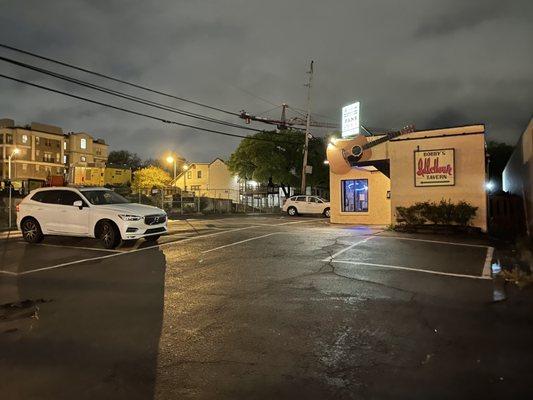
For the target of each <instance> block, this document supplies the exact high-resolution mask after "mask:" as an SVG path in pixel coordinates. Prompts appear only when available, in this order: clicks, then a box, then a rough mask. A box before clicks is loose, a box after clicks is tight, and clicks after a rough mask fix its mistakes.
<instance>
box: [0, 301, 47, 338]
mask: <svg viewBox="0 0 533 400" xmlns="http://www.w3.org/2000/svg"><path fill="white" fill-rule="evenodd" d="M51 301H52V300H45V299H37V300H31V299H27V300H21V301H17V302H14V303H5V304H2V305H0V333H10V332H16V331H18V330H19V329H24V328H25V327H27V325H28V322H31V321H34V320H38V319H39V305H40V304H42V303H49V302H51Z"/></svg>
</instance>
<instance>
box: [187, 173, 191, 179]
mask: <svg viewBox="0 0 533 400" xmlns="http://www.w3.org/2000/svg"><path fill="white" fill-rule="evenodd" d="M187 179H192V172H191V171H188V172H187Z"/></svg>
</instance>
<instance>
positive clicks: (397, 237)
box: [378, 235, 489, 249]
mask: <svg viewBox="0 0 533 400" xmlns="http://www.w3.org/2000/svg"><path fill="white" fill-rule="evenodd" d="M378 237H379V238H381V239H398V240H412V241H415V242H428V243H439V244H449V245H453V246H468V247H481V248H484V249H486V248H488V247H489V246H486V245H484V244H470V243H456V242H446V241H444V240H430V239H417V238H406V237H401V236H382V235H378Z"/></svg>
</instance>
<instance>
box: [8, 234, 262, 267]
mask: <svg viewBox="0 0 533 400" xmlns="http://www.w3.org/2000/svg"><path fill="white" fill-rule="evenodd" d="M251 228H257V226H254V225H252V226H247V227H244V228H235V229H228V230H226V231H219V232H215V233H209V234H207V235H199V236H193V237H188V238H185V239H183V240H179V241H173V242H167V243H162V244H156V245H153V246H147V247H142V248H138V249H133V250H130V251H118V252H117V253H112V254H107V255H105V256H99V257H92V258H84V259H82V260H75V261H69V262H65V263H62V264H57V265H51V266H49V267H43V268H37V269H31V270H28V271H23V272H10V271H0V272H2V273H6V274H8V275H16V276H19V275H28V274H32V273H35V272H41V271H49V270H52V269H57V268H64V267H68V266H70V265H76V264H81V263H84V262H87V261H98V260H104V259H106V258H112V257H118V256H122V255H126V254H131V253H137V252H139V251H146V250H151V249H154V248H164V247H168V246H170V245H174V244H176V243H186V242H191V241H193V240H197V239H202V238H206V237H212V236H218V235H222V234H224V233H231V232H236V231H242V230H245V229H251Z"/></svg>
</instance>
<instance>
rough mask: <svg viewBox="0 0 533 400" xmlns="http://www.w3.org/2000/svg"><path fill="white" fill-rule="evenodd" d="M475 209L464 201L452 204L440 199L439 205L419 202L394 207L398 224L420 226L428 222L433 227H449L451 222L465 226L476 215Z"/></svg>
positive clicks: (449, 201)
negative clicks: (407, 205)
mask: <svg viewBox="0 0 533 400" xmlns="http://www.w3.org/2000/svg"><path fill="white" fill-rule="evenodd" d="M476 211H477V207H474V206H472V205H470V204H468V203H466V202H464V201H461V202H459V203H457V204H453V203H452V202H451V200H444V199H442V200H441V201H440V202H439V203H435V202H429V201H425V202H420V203H415V204H414V205H412V206H410V207H396V214H397V220H398V222H405V223H406V224H407V225H421V224H424V223H425V222H426V221H429V222H431V223H433V224H435V225H450V224H452V223H453V222H455V223H457V224H458V225H461V226H466V225H468V224H469V222H470V221H471V220H472V218H473V217H474V216H475V215H476Z"/></svg>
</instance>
